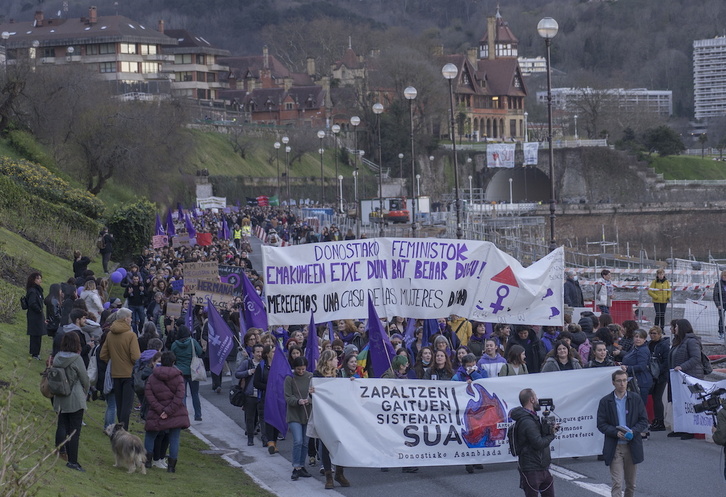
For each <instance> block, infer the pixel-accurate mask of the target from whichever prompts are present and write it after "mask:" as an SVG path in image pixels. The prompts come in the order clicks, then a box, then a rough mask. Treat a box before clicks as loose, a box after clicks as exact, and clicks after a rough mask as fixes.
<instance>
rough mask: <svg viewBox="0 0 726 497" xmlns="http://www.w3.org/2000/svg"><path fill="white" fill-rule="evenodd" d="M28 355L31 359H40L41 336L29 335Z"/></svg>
mask: <svg viewBox="0 0 726 497" xmlns="http://www.w3.org/2000/svg"><path fill="white" fill-rule="evenodd" d="M28 338H29V339H30V347H29V349H28V350H29V351H30V355H31V356H33V357H40V347H41V345H42V343H43V335H30V336H29V337H28Z"/></svg>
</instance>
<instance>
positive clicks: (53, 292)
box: [45, 283, 63, 338]
mask: <svg viewBox="0 0 726 497" xmlns="http://www.w3.org/2000/svg"><path fill="white" fill-rule="evenodd" d="M62 302H63V292H62V291H61V286H60V283H53V284H52V285H50V290H48V296H47V297H46V298H45V316H46V319H47V325H46V327H45V328H46V331H47V333H48V336H50V337H51V338H53V337H55V333H56V331H58V328H60V322H61V304H62Z"/></svg>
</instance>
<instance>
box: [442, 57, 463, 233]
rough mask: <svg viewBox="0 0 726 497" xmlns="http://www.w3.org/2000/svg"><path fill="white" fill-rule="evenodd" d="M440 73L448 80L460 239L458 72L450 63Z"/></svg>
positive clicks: (457, 230) (455, 194) (457, 229)
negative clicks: (457, 136)
mask: <svg viewBox="0 0 726 497" xmlns="http://www.w3.org/2000/svg"><path fill="white" fill-rule="evenodd" d="M441 74H442V75H443V76H444V78H446V79H447V80H449V107H450V110H451V116H450V117H451V123H450V135H451V148H452V150H453V153H454V197H455V202H456V238H458V239H461V237H462V235H463V233H462V231H461V206H460V205H459V159H458V157H457V156H456V137H455V136H454V133H455V125H456V122H455V121H454V87H453V84H452V81H453V79H454V78H455V77H456V76H457V74H459V70H458V69H457V68H456V66H455V65H454V64H452V63H448V64H446V65H445V66H444V67H442V68H441Z"/></svg>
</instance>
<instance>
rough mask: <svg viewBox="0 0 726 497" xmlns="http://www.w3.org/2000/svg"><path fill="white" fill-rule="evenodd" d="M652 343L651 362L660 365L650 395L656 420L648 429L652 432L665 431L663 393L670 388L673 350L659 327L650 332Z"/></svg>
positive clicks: (650, 342)
mask: <svg viewBox="0 0 726 497" xmlns="http://www.w3.org/2000/svg"><path fill="white" fill-rule="evenodd" d="M648 335H649V336H650V341H649V342H648V349H649V350H650V356H651V358H652V359H651V361H652V360H655V361H656V362H657V363H658V369H659V374H658V376H657V377H655V376H654V377H653V386H652V387H651V389H650V394H651V395H652V396H653V415H654V416H655V419H654V420H653V423H651V425H650V427H649V428H648V429H649V430H650V431H665V429H666V428H665V406H664V405H663V393H664V392H665V390H666V387H667V386H668V376H669V374H670V373H669V371H668V353H669V352H670V349H671V342H670V338H668V337H667V336H663V330H662V329H661V328H660V327H659V326H653V327H652V328H651V329H650V330H648Z"/></svg>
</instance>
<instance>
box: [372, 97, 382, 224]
mask: <svg viewBox="0 0 726 497" xmlns="http://www.w3.org/2000/svg"><path fill="white" fill-rule="evenodd" d="M373 113H374V114H375V115H376V128H378V130H377V131H378V204H379V205H380V209H381V210H380V212H379V213H378V222H379V223H380V229H379V230H378V236H380V237H381V238H382V237H383V147H381V114H382V113H383V104H381V103H380V102H378V103H375V104H373Z"/></svg>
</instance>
